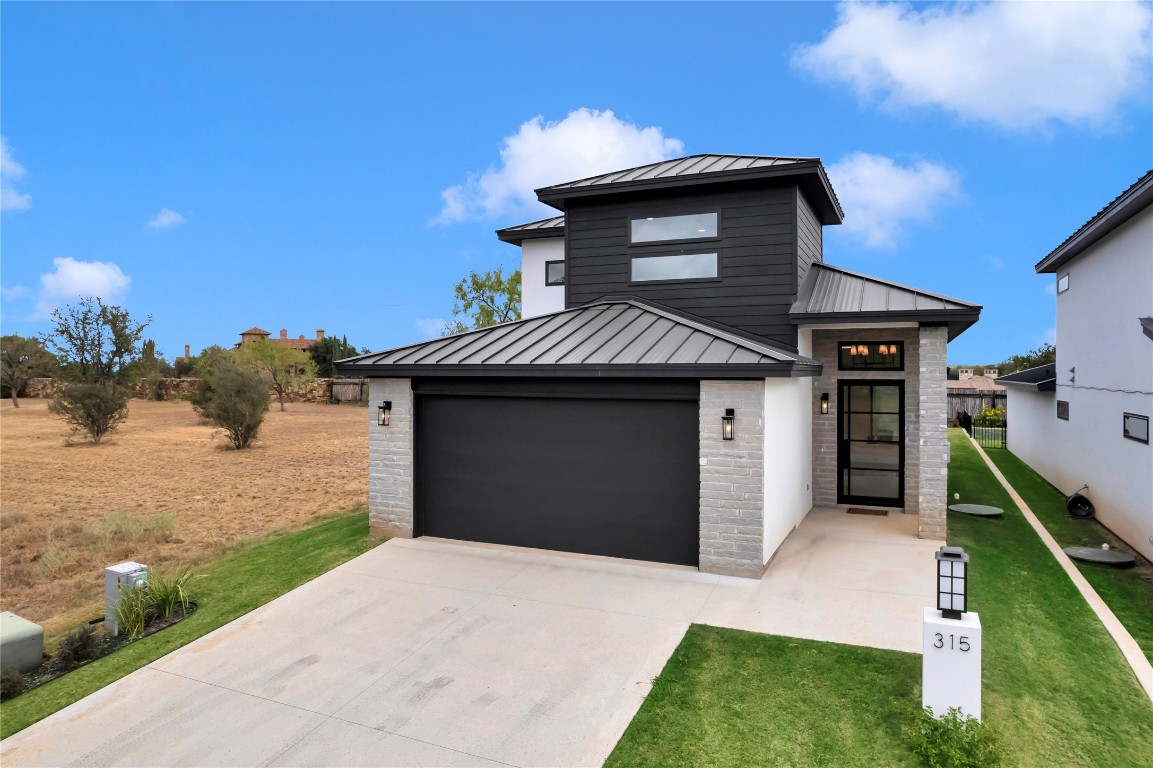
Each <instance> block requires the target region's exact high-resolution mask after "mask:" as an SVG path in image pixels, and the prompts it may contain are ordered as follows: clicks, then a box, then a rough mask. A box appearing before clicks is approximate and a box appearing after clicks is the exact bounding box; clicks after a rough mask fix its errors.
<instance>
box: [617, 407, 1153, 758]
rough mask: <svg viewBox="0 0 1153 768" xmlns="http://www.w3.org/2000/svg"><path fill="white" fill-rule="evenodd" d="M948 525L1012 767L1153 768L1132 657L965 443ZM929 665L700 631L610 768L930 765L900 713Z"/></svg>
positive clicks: (988, 712)
mask: <svg viewBox="0 0 1153 768" xmlns="http://www.w3.org/2000/svg"><path fill="white" fill-rule="evenodd" d="M949 439H950V443H951V445H952V451H953V459H952V462H951V464H950V466H949V498H950V500H952V495H953V494H954V493H960V494H961V498H962V501H965V502H968V503H972V504H992V505H994V506H998V507H1001V508H1003V509H1004V510H1005V516H1004V517H1003V518H1000V519H987V518H972V517H968V516H965V515H959V514H954V513H950V514H949V540H950V541H949V543H950V544H954V545H959V546H962V547H964V548H965V550H966V551H967V552H968V553H969V554H970V556H971V557H972V565H971V569H972V570H971V577H972V582H971V586H970V607H971V608H972V610H974V611H976V612H978V613H979V614H980V616H981V623H982V625H983V629H984V634H983V642H984V658H983V662H984V674H983V689H984V695H983V709H984V712H983V715H984V722H985V723H986V724H987V725H989V726H991V727H992V728H993V729H994V730H995V731H996V733H997V734H998V735H999V737H1000V740H1001V743H1002V745H1003V753H1004V756H1005V765H1009V766H1052V765H1061V766H1093V767H1094V768H1098V767H1105V766H1118V768H1120V767H1121V766H1126V767H1140V766H1149V767H1153V705H1151V704H1150V702H1149V700H1148V699H1147V698H1146V697H1145V695H1144V693H1143V692H1142V690H1141V688H1140V687H1139V686H1138V684H1137V681H1136V679H1135V678H1134V676H1133V672H1132V670H1130V668H1129V666H1128V665H1127V664H1126V663H1125V661H1124V659H1123V658H1122V656H1121V652H1120V651H1119V650H1118V649H1117V646H1116V645H1115V644H1114V643H1113V640H1112V638H1110V637H1109V635H1108V634H1107V633H1106V632H1105V629H1104V627H1102V626H1101V624H1100V622H1099V621H1098V620H1097V618H1096V616H1095V615H1094V614H1093V612H1092V611H1091V610H1090V609H1089V606H1088V605H1086V604H1085V601H1084V600H1083V599H1082V598H1081V595H1080V593H1079V592H1078V591H1077V589H1076V587H1075V586H1074V585H1073V583H1072V582H1071V581H1070V580H1069V577H1068V576H1067V575H1066V574H1065V572H1064V571H1063V570H1062V569H1061V567H1060V565H1058V563H1057V562H1056V560H1054V559H1053V557H1052V555H1050V554H1049V552H1048V550H1047V549H1045V546H1044V544H1043V543H1042V542H1041V540H1040V539H1039V538H1038V537H1037V535H1036V533H1035V532H1034V531H1033V529H1032V528H1031V527H1030V526H1029V524H1028V522H1027V521H1026V520H1025V519H1024V517H1023V516H1022V515H1021V514H1020V512H1019V510H1017V508H1016V506H1014V505H1013V503H1012V501H1011V500H1010V499H1009V497H1008V495H1007V494H1006V493H1005V491H1004V489H1003V488H1001V486H1000V484H999V483H998V482H997V480H996V478H994V477H993V475H992V474H991V473H990V472H989V468H988V467H987V466H985V464H984V462H983V461H982V460H981V457H980V456H979V455H978V454H977V452H976V450H975V449H974V448H973V447H972V445H970V444H969V442H968V440H967V438H966V437H965V436H964V434H963V433H962V432H961V431H960V430H951V431H950V436H949ZM920 675H921V659H920V656H919V655H916V654H908V653H899V652H896V651H881V650H876V649H871V648H859V647H855V646H846V645H837V644H833V643H819V642H814V641H807V640H795V639H792V638H784V637H776V636H770V635H759V634H755V633H748V632H739V631H737V630H728V629H717V628H713V627H703V626H693V627H691V628H690V630H689V632H688V633H687V634H686V635H685V639H684V640H683V641H682V643H681V645H680V646H679V647H678V649H677V651H676V652H675V653H674V654H673V656H672V658H670V659H669V662H668V664H667V665H666V666H665V669H664V670H663V671H662V672H661V674H660V676H659V677H658V678H657V680H656V681H655V683H654V686H653V690H652V693H651V694H650V695H649V696H648V698H647V699H646V701H645V703H644V704H643V705H642V706H641V709H640V711H639V712H638V713H637V716H636V717H635V718H634V719H633V721H632V723H631V724H630V725H629V727H628V729H627V730H626V731H625V734H624V736H623V737H622V738H621V740H620V743H619V744H618V745H617V747H616V750H615V751H614V752H613V754H612V756H611V757H610V758H609V760H608V763H607V764H608V765H609V766H622V767H623V766H646V765H652V766H657V765H685V766H689V765H699V766H706V765H707V766H718V767H719V766H744V765H789V766H818V765H870V766H874V765H886V766H889V765H893V766H900V765H916V764H917V760H916V758H915V757H914V756H913V755H912V753H911V752H910V751H909V750H908V749H907V747H905V745H904V744H903V742H902V741H901V708H902V705H913V706H917V705H919V703H920Z"/></svg>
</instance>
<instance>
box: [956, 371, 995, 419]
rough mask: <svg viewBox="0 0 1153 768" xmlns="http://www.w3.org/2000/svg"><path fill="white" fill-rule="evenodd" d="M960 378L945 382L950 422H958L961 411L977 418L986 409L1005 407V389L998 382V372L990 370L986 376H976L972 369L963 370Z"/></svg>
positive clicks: (960, 372) (986, 372)
mask: <svg viewBox="0 0 1153 768" xmlns="http://www.w3.org/2000/svg"><path fill="white" fill-rule="evenodd" d="M958 373H959V378H957V379H950V380H949V381H946V382H945V388H946V389H947V390H948V395H949V421H951V422H953V421H957V419H958V417H959V415H960V413H961V411H967V412H968V413H969V415H970V416H975V415H977V414H978V413H980V412H981V411H982V410H983V409H985V408H998V407H1004V406H1005V401H1006V393H1005V387H1004V386H1003V385H1001V384H998V383H997V382H996V380H995V379H996V378H997V374H998V370H997V369H996V368H988V369H986V370H985V375H984V376H974V375H973V369H972V368H962V369H961V370H960V371H959V372H958Z"/></svg>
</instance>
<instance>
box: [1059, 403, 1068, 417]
mask: <svg viewBox="0 0 1153 768" xmlns="http://www.w3.org/2000/svg"><path fill="white" fill-rule="evenodd" d="M1062 413H1064V415H1062ZM1057 418H1058V419H1060V420H1061V421H1068V420H1069V401H1068V400H1058V401H1057Z"/></svg>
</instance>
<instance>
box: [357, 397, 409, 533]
mask: <svg viewBox="0 0 1153 768" xmlns="http://www.w3.org/2000/svg"><path fill="white" fill-rule="evenodd" d="M382 400H391V401H392V418H391V419H390V422H389V425H388V426H387V427H379V426H377V424H376V414H377V408H376V406H378V405H379V404H380V402H381V401H382ZM367 410H368V524H369V526H370V528H371V529H372V532H373V534H374V535H387V536H399V537H403V538H412V516H413V496H412V493H413V455H412V446H413V440H412V437H413V427H414V425H413V396H412V382H411V381H410V380H409V379H371V380H370V381H369V407H368V409H367Z"/></svg>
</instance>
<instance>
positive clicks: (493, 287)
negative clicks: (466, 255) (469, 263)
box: [443, 267, 520, 336]
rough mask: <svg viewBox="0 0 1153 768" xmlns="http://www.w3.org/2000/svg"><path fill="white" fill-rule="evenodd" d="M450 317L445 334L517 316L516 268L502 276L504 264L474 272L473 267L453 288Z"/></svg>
mask: <svg viewBox="0 0 1153 768" xmlns="http://www.w3.org/2000/svg"><path fill="white" fill-rule="evenodd" d="M453 295H454V296H455V299H456V300H455V301H454V302H453V305H452V316H453V321H452V322H451V323H449V324H448V325H447V326H445V329H444V334H443V335H445V336H451V335H452V334H454V333H463V332H464V331H470V330H473V329H475V328H488V327H489V326H492V325H499V324H500V323H507V322H509V321H510V320H520V270H519V269H518V270H517V271H516V272H513V273H512V274H511V275H509V276H508V277H507V278H505V277H504V267H498V268H497V269H495V270H493V271H491V272H485V273H484V274H477V273H476V272H475V271H473V272H471V273H469V276H468V277H466V278H465V279H464V280H461V281H460V282H459V283H457V284H456V287H455V288H454V289H453Z"/></svg>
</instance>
